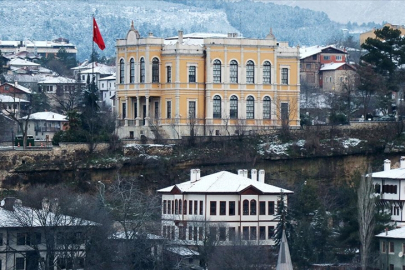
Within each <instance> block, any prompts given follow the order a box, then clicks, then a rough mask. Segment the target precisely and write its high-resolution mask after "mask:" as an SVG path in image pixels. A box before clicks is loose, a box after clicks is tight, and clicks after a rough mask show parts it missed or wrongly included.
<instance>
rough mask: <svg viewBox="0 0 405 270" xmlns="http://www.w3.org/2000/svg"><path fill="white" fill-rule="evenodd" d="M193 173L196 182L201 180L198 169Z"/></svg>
mask: <svg viewBox="0 0 405 270" xmlns="http://www.w3.org/2000/svg"><path fill="white" fill-rule="evenodd" d="M195 172H196V177H195V180H196V181H198V180H200V178H201V170H200V169H196V170H195Z"/></svg>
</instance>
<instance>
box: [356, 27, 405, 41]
mask: <svg viewBox="0 0 405 270" xmlns="http://www.w3.org/2000/svg"><path fill="white" fill-rule="evenodd" d="M385 26H388V27H390V28H392V29H397V30H399V31H401V35H405V27H404V26H403V25H398V24H390V23H386V24H384V25H383V27H385ZM375 30H376V29H375V28H373V29H372V30H370V31H367V32H364V33H362V34H360V45H361V44H363V43H364V42H366V40H367V38H375V37H376V36H375V34H374V31H375Z"/></svg>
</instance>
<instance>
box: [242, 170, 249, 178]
mask: <svg viewBox="0 0 405 270" xmlns="http://www.w3.org/2000/svg"><path fill="white" fill-rule="evenodd" d="M243 177H246V178H248V170H246V169H244V170H243Z"/></svg>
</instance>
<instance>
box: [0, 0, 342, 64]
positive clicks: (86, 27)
mask: <svg viewBox="0 0 405 270" xmlns="http://www.w3.org/2000/svg"><path fill="white" fill-rule="evenodd" d="M92 14H94V15H95V17H96V19H97V22H98V25H99V27H100V30H101V33H102V35H103V37H104V39H105V43H106V47H107V48H106V50H105V51H103V52H101V53H100V55H101V56H103V55H105V56H113V55H114V54H115V40H116V39H119V38H123V37H125V35H126V33H127V31H128V29H129V26H130V23H131V21H132V20H133V21H134V24H135V27H136V28H137V29H138V30H139V31H140V33H141V35H142V36H145V35H147V34H148V33H149V32H153V34H154V35H155V36H158V37H166V36H172V35H176V33H177V31H178V30H183V31H184V32H185V33H190V32H216V33H218V32H219V33H228V32H241V33H242V34H243V35H244V36H246V37H257V38H263V37H264V36H265V35H267V33H268V32H269V29H270V28H273V32H274V34H275V35H276V37H277V39H278V40H280V41H288V42H289V43H290V44H291V45H313V44H326V43H327V42H328V41H331V40H334V39H336V36H339V35H340V28H341V26H340V25H339V24H337V23H335V22H332V21H331V20H330V19H329V18H328V16H327V15H326V14H325V13H322V12H316V11H311V10H308V9H301V8H294V7H289V6H281V5H275V4H273V3H262V2H252V1H240V2H229V1H187V0H184V1H183V0H180V1H179V0H171V1H170V0H168V1H163V0H160V1H158V0H155V1H121V0H117V1H105V0H98V1H95V0H88V1H78V0H72V1H51V0H43V1H32V0H31V1H29V0H21V1H15V0H4V1H1V5H0V15H1V17H2V24H1V28H0V40H25V39H32V40H52V39H55V38H58V37H64V38H67V39H69V40H70V41H71V42H72V43H74V44H76V45H77V47H78V51H79V52H78V60H80V61H83V60H84V59H86V58H88V57H89V55H90V51H91V46H92V31H91V23H92V20H91V16H92ZM10 15H11V16H10Z"/></svg>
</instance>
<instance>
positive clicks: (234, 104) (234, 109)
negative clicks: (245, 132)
mask: <svg viewBox="0 0 405 270" xmlns="http://www.w3.org/2000/svg"><path fill="white" fill-rule="evenodd" d="M229 105H230V109H229V118H231V119H238V97H237V96H235V95H233V96H231V102H230V104H229Z"/></svg>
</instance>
